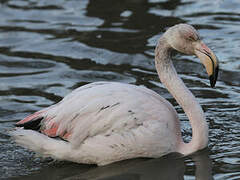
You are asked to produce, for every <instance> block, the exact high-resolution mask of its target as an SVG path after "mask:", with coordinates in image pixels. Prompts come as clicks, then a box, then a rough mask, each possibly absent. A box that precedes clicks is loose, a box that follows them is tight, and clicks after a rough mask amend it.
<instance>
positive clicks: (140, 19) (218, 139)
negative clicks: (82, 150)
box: [0, 0, 240, 180]
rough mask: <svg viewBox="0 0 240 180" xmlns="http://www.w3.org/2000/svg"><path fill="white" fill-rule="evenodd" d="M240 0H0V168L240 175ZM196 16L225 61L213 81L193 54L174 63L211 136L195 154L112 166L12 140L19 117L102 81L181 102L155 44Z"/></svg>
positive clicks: (53, 175) (90, 174)
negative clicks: (39, 153)
mask: <svg viewBox="0 0 240 180" xmlns="http://www.w3.org/2000/svg"><path fill="white" fill-rule="evenodd" d="M239 12H240V3H239V2H238V0H216V1H213V2H212V1H207V0H201V1H190V0H182V1H181V0H168V1H167V0H165V1H161V0H122V1H114V0H81V1H77V0H68V1H66V0H51V1H49V0H4V1H1V2H0V17H1V18H0V102H1V107H0V142H1V146H0V175H1V178H3V179H4V178H5V179H7V178H15V179H33V178H35V179H43V178H46V179H64V178H66V179H101V180H103V179H104V180H113V179H114V180H115V179H117V180H121V179H125V180H128V179H129V180H130V179H131V180H132V179H134V180H140V179H141V180H143V179H171V180H172V179H195V178H197V179H204V180H205V179H240V120H239V117H240V79H239V77H240V58H239V57H240V52H239V49H240V31H239V26H240V13H239ZM177 23H189V24H192V25H193V26H194V27H196V28H197V29H198V30H199V32H200V34H201V36H202V38H203V40H204V41H205V42H206V44H208V46H209V47H210V48H211V49H213V50H214V52H215V53H216V54H217V56H218V57H219V60H220V63H221V64H220V75H219V80H218V82H217V85H216V88H215V89H212V88H210V87H209V82H208V78H207V75H206V72H205V70H204V68H203V66H202V65H201V64H200V62H199V60H198V59H197V58H195V57H189V56H185V55H182V54H176V55H174V57H173V59H174V64H175V67H176V69H177V71H178V73H179V75H180V77H181V78H182V79H183V80H184V82H185V83H186V85H187V86H188V87H189V88H190V89H191V91H192V92H193V93H194V95H195V96H196V97H197V98H198V100H199V102H200V104H201V105H202V107H203V109H204V111H205V113H206V116H207V120H208V124H209V129H210V134H209V138H210V142H209V147H208V149H205V150H203V151H201V152H199V153H197V154H195V155H193V156H191V157H187V158H180V159H176V158H172V157H164V158H159V159H135V160H128V161H123V162H119V163H115V164H111V165H108V166H105V167H96V166H89V165H80V164H75V163H70V162H58V161H53V160H52V159H41V158H39V157H36V156H35V154H34V153H33V152H30V151H27V150H26V149H23V148H21V147H18V146H17V145H16V144H14V143H13V142H12V141H11V140H10V137H9V136H8V133H7V131H8V130H9V129H12V128H13V127H14V123H15V122H17V121H18V120H20V119H22V118H24V117H25V116H27V115H29V114H30V113H33V112H35V111H37V110H40V109H41V108H43V107H47V106H49V105H52V104H54V103H56V102H58V101H60V100H61V99H62V98H63V97H64V96H65V95H66V94H68V93H69V92H71V91H72V90H73V89H75V88H77V87H80V86H82V85H84V84H86V83H90V82H95V81H116V82H124V83H131V84H136V85H144V86H146V87H148V88H150V89H152V90H154V91H156V92H158V93H159V94H160V95H162V96H163V97H164V98H166V99H168V100H169V101H170V102H171V103H172V104H173V105H174V106H175V108H176V109H177V111H178V113H179V116H180V118H181V124H182V132H183V135H184V136H185V139H186V140H189V139H190V135H191V128H190V126H189V124H188V120H187V118H186V116H185V114H184V113H183V111H182V109H181V108H180V107H179V106H178V105H177V103H176V102H175V100H174V99H173V98H172V97H171V96H170V95H169V94H168V92H167V91H166V90H165V89H164V87H163V86H162V85H161V83H160V82H159V79H158V76H157V73H156V71H155V67H154V61H153V59H154V47H155V45H156V42H157V39H158V38H159V36H160V35H161V34H162V33H163V32H164V31H165V30H166V29H167V28H168V27H170V26H172V25H174V24H177Z"/></svg>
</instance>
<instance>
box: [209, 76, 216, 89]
mask: <svg viewBox="0 0 240 180" xmlns="http://www.w3.org/2000/svg"><path fill="white" fill-rule="evenodd" d="M209 80H210V85H211V87H212V88H214V87H215V84H216V81H215V80H214V76H213V75H211V76H209Z"/></svg>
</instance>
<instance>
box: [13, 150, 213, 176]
mask: <svg viewBox="0 0 240 180" xmlns="http://www.w3.org/2000/svg"><path fill="white" fill-rule="evenodd" d="M176 156H178V155H177V154H172V155H168V156H166V157H162V158H159V159H132V160H126V161H121V162H116V163H113V164H110V165H107V166H101V167H96V166H88V165H76V164H73V163H69V164H68V163H66V162H65V165H61V164H54V165H52V167H46V168H44V169H43V170H42V172H41V173H40V174H35V175H34V179H35V180H40V179H44V178H46V179H64V180H77V179H78V180H156V179H161V180H183V179H187V177H189V175H191V176H193V177H195V179H196V180H212V179H213V176H212V162H211V159H210V158H209V152H208V150H207V149H205V150H202V151H200V152H197V153H195V154H194V155H192V156H191V157H190V158H187V159H186V158H180V157H179V158H176ZM191 159H192V160H193V161H192V160H191ZM186 160H187V161H188V163H191V166H194V167H195V168H196V171H195V173H193V172H190V171H189V170H188V169H186V165H185V161H186ZM59 166H60V167H59ZM188 173H190V174H189V175H188ZM192 173H193V174H192ZM31 178H32V177H28V176H25V177H22V178H17V179H26V180H28V179H31Z"/></svg>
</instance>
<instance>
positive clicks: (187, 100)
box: [155, 36, 208, 155]
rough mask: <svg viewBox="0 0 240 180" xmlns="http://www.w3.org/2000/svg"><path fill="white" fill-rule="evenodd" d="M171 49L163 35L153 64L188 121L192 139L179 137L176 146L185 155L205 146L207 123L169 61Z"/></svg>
mask: <svg viewBox="0 0 240 180" xmlns="http://www.w3.org/2000/svg"><path fill="white" fill-rule="evenodd" d="M171 51H172V48H171V47H170V45H169V44H168V43H167V41H166V39H165V38H164V36H163V37H161V38H160V40H159V42H158V45H157V47H156V50H155V66H156V69H157V72H158V75H159V78H160V80H161V82H162V83H163V84H164V85H165V87H166V88H167V89H168V91H169V92H170V93H171V94H172V96H173V97H174V98H175V99H176V101H177V102H178V104H179V105H180V106H181V107H182V109H183V110H184V112H185V113H186V115H187V117H188V119H189V121H190V124H191V127H192V139H191V141H190V142H189V143H184V142H183V140H182V138H180V139H181V142H179V145H178V147H177V151H178V152H179V153H182V154H184V155H187V154H191V153H193V152H195V151H197V150H200V149H203V148H205V147H206V146H207V144H208V125H207V122H206V120H205V116H204V113H203V110H202V108H201V106H200V105H199V103H198V102H197V100H196V98H195V97H194V96H193V94H192V93H191V92H190V91H189V90H188V88H187V87H186V86H185V84H184V83H183V81H182V80H181V79H180V78H179V77H178V75H177V72H176V70H175V68H174V66H173V64H172V61H171ZM178 123H179V122H178Z"/></svg>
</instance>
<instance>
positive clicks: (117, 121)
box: [15, 82, 181, 165]
mask: <svg viewBox="0 0 240 180" xmlns="http://www.w3.org/2000/svg"><path fill="white" fill-rule="evenodd" d="M37 119H40V120H41V122H40V128H39V131H40V132H41V133H42V134H40V133H39V132H35V131H33V130H23V129H21V130H19V131H16V132H15V133H20V134H21V133H22V135H23V136H26V138H30V137H34V139H35V141H39V140H40V139H42V138H43V140H41V141H40V142H39V144H38V145H37V146H39V147H35V146H34V147H33V146H32V144H31V145H27V144H25V146H27V147H28V148H30V149H33V150H35V151H37V152H40V153H41V154H43V155H46V156H53V157H55V158H57V159H62V160H71V161H75V162H79V163H97V164H98V165H104V164H108V163H111V162H114V161H119V160H122V159H126V158H127V159H128V158H134V157H160V156H162V155H165V154H167V153H169V152H176V151H177V145H178V141H179V139H180V138H181V136H180V126H179V124H178V119H177V113H176V111H175V110H174V108H173V107H172V105H171V104H170V103H169V102H168V101H166V100H165V99H164V98H162V97H161V96H159V95H158V94H157V93H155V92H154V91H152V90H150V89H147V88H145V87H142V86H135V85H129V84H123V83H116V82H97V83H91V84H88V85H85V86H82V87H80V88H77V89H76V90H74V91H73V92H72V93H71V94H69V95H67V96H66V97H65V98H64V99H63V100H62V101H60V102H59V103H58V104H55V105H53V106H50V107H49V108H47V109H43V110H41V111H39V112H36V113H35V114H33V115H31V116H29V117H27V118H25V119H23V120H22V121H20V122H18V126H21V125H22V126H24V124H27V123H28V122H31V121H36V120H37ZM159 129H161V131H160V130H159ZM24 133H25V134H26V135H25V134H24ZM31 133H33V134H34V135H30V134H31ZM43 134H44V135H43ZM23 136H21V141H25V140H22V139H23ZM38 136H39V137H38ZM48 136H49V137H48ZM50 137H61V138H62V139H65V140H66V141H63V140H61V139H52V138H50ZM16 141H18V139H17V140H16ZM19 141H20V139H19ZM33 141H34V140H33ZM45 141H51V143H49V146H52V147H51V148H49V147H47V148H46V147H45V145H44V144H47V143H45ZM159 141H162V142H161V143H159ZM25 142H28V141H25ZM19 143H20V144H21V142H19ZM59 143H60V144H62V145H63V147H61V146H60V148H59V145H57V144H59ZM41 144H43V145H41ZM36 148H37V149H36ZM48 149H51V150H53V149H54V154H58V153H59V154H60V155H58V156H56V155H53V154H52V153H51V151H48ZM58 151H59V152H58ZM96 151H97V153H96Z"/></svg>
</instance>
